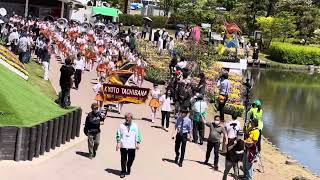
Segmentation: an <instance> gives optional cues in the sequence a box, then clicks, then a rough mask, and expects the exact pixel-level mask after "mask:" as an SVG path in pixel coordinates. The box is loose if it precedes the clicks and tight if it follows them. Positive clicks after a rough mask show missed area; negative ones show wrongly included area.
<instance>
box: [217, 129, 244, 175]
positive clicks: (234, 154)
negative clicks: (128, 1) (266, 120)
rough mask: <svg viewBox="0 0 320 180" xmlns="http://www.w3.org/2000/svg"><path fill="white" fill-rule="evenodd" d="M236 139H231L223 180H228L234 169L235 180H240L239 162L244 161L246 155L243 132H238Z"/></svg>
mask: <svg viewBox="0 0 320 180" xmlns="http://www.w3.org/2000/svg"><path fill="white" fill-rule="evenodd" d="M236 135H237V136H236V138H233V139H230V140H229V143H228V145H227V146H228V147H227V154H226V163H225V170H224V173H223V178H222V180H227V176H228V173H229V171H230V169H231V168H232V167H233V170H234V179H235V180H238V179H239V166H238V162H239V161H241V160H242V159H243V153H244V142H243V140H242V139H243V131H242V130H238V131H237V133H236Z"/></svg>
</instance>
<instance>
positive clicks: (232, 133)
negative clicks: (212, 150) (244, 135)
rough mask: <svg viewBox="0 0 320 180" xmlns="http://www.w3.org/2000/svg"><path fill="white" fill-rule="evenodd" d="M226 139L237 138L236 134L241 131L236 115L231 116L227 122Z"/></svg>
mask: <svg viewBox="0 0 320 180" xmlns="http://www.w3.org/2000/svg"><path fill="white" fill-rule="evenodd" d="M225 127H226V130H227V135H228V139H229V140H230V139H234V138H236V137H237V132H238V131H239V130H240V129H241V127H240V121H239V120H238V119H237V116H236V115H232V120H231V121H229V122H228V123H227V124H226V125H225Z"/></svg>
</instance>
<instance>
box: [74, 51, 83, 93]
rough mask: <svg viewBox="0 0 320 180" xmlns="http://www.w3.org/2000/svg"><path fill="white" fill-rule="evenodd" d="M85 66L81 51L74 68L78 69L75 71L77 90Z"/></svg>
mask: <svg viewBox="0 0 320 180" xmlns="http://www.w3.org/2000/svg"><path fill="white" fill-rule="evenodd" d="M84 67H85V61H84V58H83V56H82V55H81V54H80V53H78V55H77V59H76V60H75V61H74V69H75V70H76V72H75V73H74V84H75V88H76V90H78V88H79V84H80V82H81V76H82V73H83V72H84Z"/></svg>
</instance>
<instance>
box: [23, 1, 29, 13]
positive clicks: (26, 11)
mask: <svg viewBox="0 0 320 180" xmlns="http://www.w3.org/2000/svg"><path fill="white" fill-rule="evenodd" d="M28 13H29V0H26V5H25V7H24V17H28Z"/></svg>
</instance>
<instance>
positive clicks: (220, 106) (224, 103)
mask: <svg viewBox="0 0 320 180" xmlns="http://www.w3.org/2000/svg"><path fill="white" fill-rule="evenodd" d="M227 101H228V96H225V101H224V102H223V103H221V102H219V106H218V110H219V113H220V120H221V122H224V106H225V105H226V102H227Z"/></svg>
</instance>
